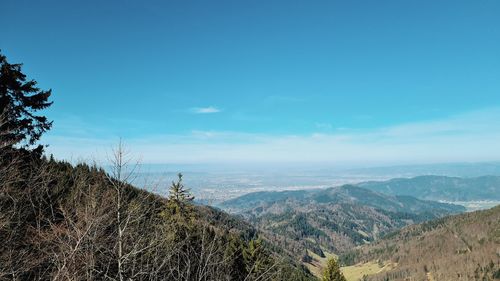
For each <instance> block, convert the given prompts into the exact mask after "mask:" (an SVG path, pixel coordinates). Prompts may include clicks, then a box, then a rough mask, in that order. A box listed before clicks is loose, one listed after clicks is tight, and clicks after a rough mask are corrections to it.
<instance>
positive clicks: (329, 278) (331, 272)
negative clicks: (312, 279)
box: [323, 258, 346, 281]
mask: <svg viewBox="0 0 500 281" xmlns="http://www.w3.org/2000/svg"><path fill="white" fill-rule="evenodd" d="M323 281H346V279H345V277H344V275H343V274H342V272H340V266H339V264H338V263H337V261H336V260H335V258H330V259H329V260H328V263H327V265H326V268H325V270H324V271H323Z"/></svg>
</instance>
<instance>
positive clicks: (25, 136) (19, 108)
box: [0, 53, 52, 150]
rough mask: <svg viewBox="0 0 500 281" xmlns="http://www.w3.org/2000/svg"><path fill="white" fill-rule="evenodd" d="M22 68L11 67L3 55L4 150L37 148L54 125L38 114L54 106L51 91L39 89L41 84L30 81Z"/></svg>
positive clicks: (0, 130)
mask: <svg viewBox="0 0 500 281" xmlns="http://www.w3.org/2000/svg"><path fill="white" fill-rule="evenodd" d="M21 66H22V65H21V64H10V63H9V62H8V61H7V58H6V57H5V56H4V55H3V54H2V53H0V147H9V146H13V145H16V144H20V143H21V144H22V145H23V146H24V147H28V146H31V145H34V144H35V143H36V142H37V141H38V140H39V139H40V137H41V136H42V134H43V133H45V132H46V131H47V130H49V129H50V128H51V126H52V122H51V121H49V120H48V119H47V118H46V117H45V116H39V115H36V112H37V111H39V110H42V109H45V108H47V107H49V106H50V105H51V104H52V102H49V97H50V95H51V90H48V91H43V90H40V89H39V88H37V87H36V85H37V82H36V81H35V80H30V79H28V78H27V77H26V75H25V74H24V73H23V72H22V71H21ZM38 149H40V150H41V147H38Z"/></svg>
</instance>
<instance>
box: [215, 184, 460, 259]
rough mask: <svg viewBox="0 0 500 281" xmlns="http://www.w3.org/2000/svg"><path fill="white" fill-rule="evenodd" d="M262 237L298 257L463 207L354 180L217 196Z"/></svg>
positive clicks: (351, 244)
mask: <svg viewBox="0 0 500 281" xmlns="http://www.w3.org/2000/svg"><path fill="white" fill-rule="evenodd" d="M219 207H220V208H222V209H224V210H227V211H230V212H232V213H238V214H240V215H242V216H243V217H244V218H245V219H246V220H248V221H249V222H251V223H252V224H253V225H255V226H256V227H257V228H258V229H259V230H261V231H262V232H263V233H264V234H265V236H266V238H267V239H268V240H270V241H271V242H273V243H274V244H276V245H279V246H280V247H281V248H283V249H285V250H287V251H288V253H289V254H291V255H294V256H296V257H299V256H300V255H302V254H303V253H305V250H306V249H308V250H310V251H312V252H314V253H316V254H318V255H320V256H322V255H323V250H326V251H331V252H335V253H342V252H345V251H346V250H348V249H351V248H352V247H354V246H356V245H362V244H365V243H366V242H369V241H373V240H374V239H376V238H378V237H380V236H381V235H383V234H385V233H388V232H391V231H394V230H396V229H399V228H401V227H403V226H406V225H409V224H413V223H418V222H422V221H426V220H430V219H434V218H438V217H442V216H444V215H448V214H453V213H458V212H463V211H464V210H465V208H464V207H462V206H458V205H453V204H445V203H439V202H433V201H426V200H420V199H416V198H414V197H411V196H391V195H384V194H381V193H377V192H374V191H371V190H369V189H365V188H361V187H358V186H354V185H344V186H340V187H332V188H328V189H320V190H307V191H305V190H300V191H284V192H256V193H250V194H247V195H243V196H241V197H238V198H235V199H232V200H229V201H226V202H223V203H222V204H220V205H219Z"/></svg>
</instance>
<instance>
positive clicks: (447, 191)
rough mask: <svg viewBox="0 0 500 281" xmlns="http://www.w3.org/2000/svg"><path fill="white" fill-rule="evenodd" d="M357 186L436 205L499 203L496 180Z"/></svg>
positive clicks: (412, 181)
mask: <svg viewBox="0 0 500 281" xmlns="http://www.w3.org/2000/svg"><path fill="white" fill-rule="evenodd" d="M358 186H360V187H363V188H367V189H370V190H373V191H376V192H380V193H384V194H388V195H396V196H400V195H405V196H413V197H416V198H420V199H426V200H436V201H437V200H443V201H450V202H453V201H474V200H495V201H498V200H500V177H499V176H482V177H476V178H458V177H445V176H419V177H414V178H409V179H406V178H399V179H392V180H388V181H380V182H365V183H360V184H358Z"/></svg>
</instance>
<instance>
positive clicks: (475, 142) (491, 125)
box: [46, 109, 500, 165]
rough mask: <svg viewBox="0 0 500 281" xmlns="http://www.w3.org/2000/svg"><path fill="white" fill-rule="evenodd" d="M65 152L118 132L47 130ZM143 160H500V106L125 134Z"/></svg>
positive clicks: (97, 150) (80, 151)
mask: <svg viewBox="0 0 500 281" xmlns="http://www.w3.org/2000/svg"><path fill="white" fill-rule="evenodd" d="M49 137H50V138H47V140H46V142H48V143H50V144H51V146H50V147H49V152H53V153H54V154H55V155H56V156H58V157H62V158H72V159H80V158H81V157H85V156H86V157H89V156H88V155H89V153H91V152H93V154H92V155H93V156H95V157H97V158H101V159H102V156H103V155H106V154H105V151H108V150H109V148H110V146H111V145H112V144H113V142H117V140H118V137H116V139H88V138H79V137H71V138H68V137H64V136H59V137H56V136H49ZM125 141H126V143H127V144H128V147H129V149H130V150H131V151H132V152H133V153H135V154H136V155H140V156H142V159H143V161H144V162H146V163H235V162H237V163H332V164H348V165H385V164H417V163H438V162H476V161H499V160H500V148H499V143H500V109H485V110H481V111H476V112H469V113H464V114H460V115H456V116H450V117H448V118H443V119H440V120H432V121H425V122H416V123H407V124H400V125H397V126H390V127H382V128H376V129H370V130H359V129H343V130H331V131H330V130H328V131H327V132H324V130H323V131H321V130H320V132H318V133H312V134H308V135H271V134H254V133H251V134H250V133H241V132H220V131H193V132H191V133H189V134H185V135H155V136H148V137H143V138H137V139H126V140H125Z"/></svg>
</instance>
